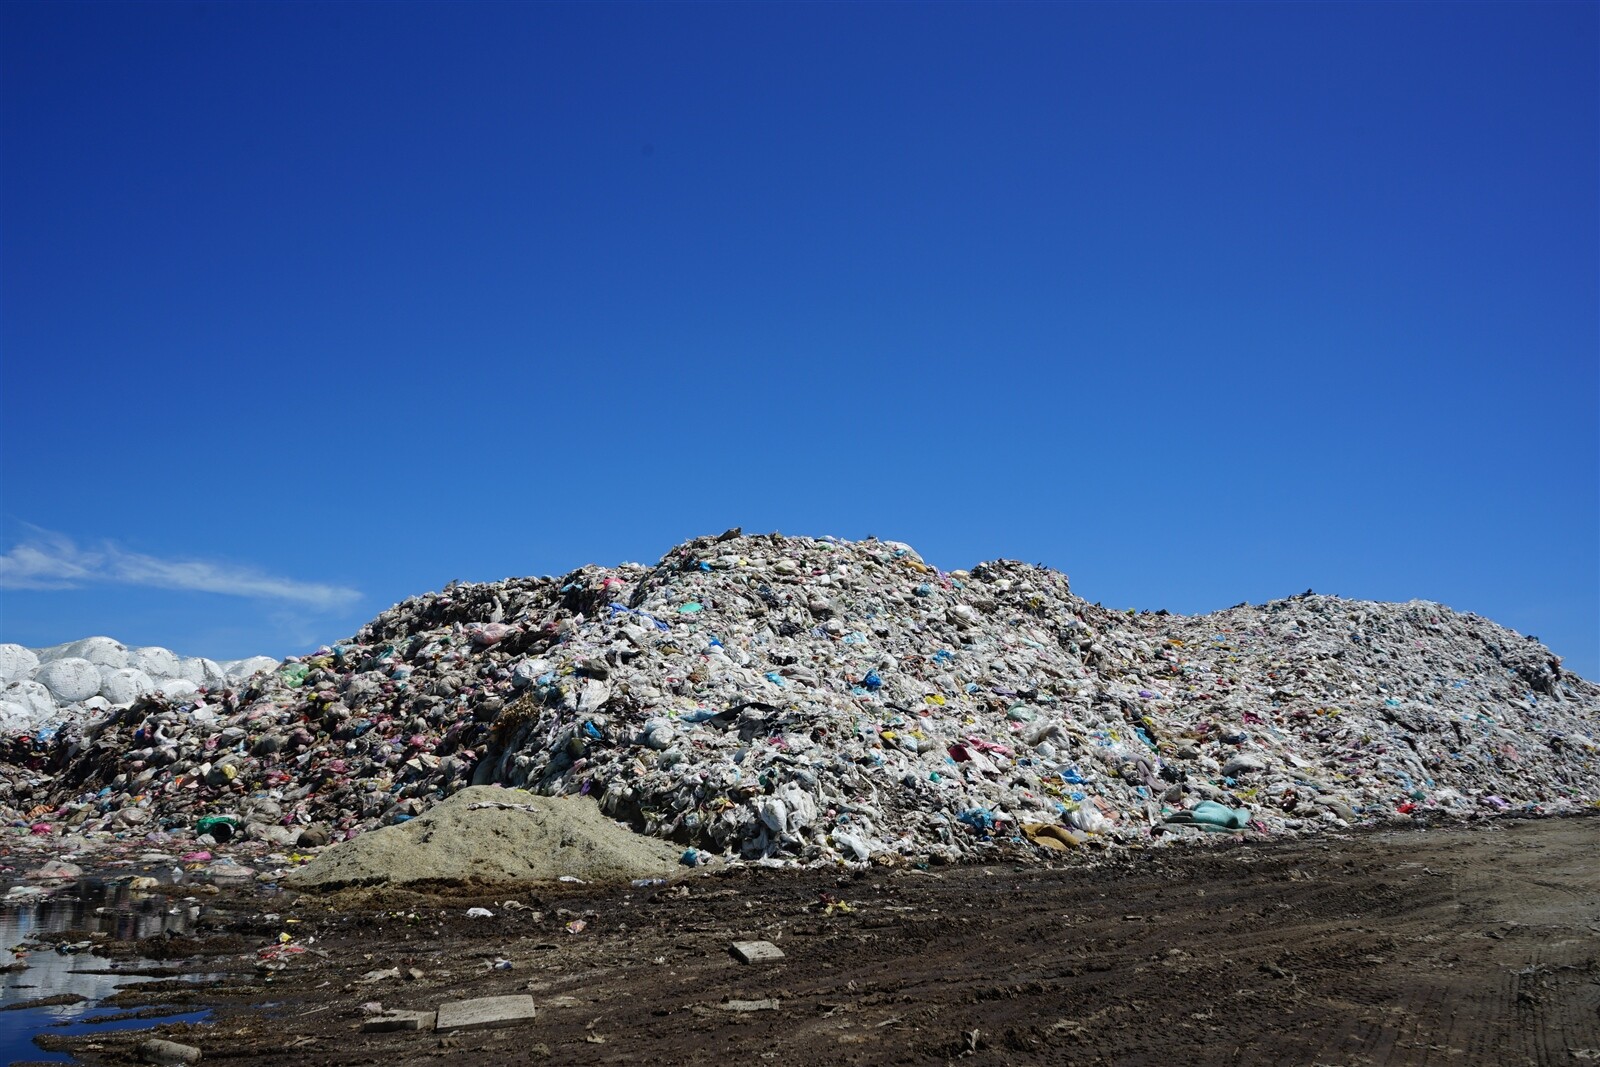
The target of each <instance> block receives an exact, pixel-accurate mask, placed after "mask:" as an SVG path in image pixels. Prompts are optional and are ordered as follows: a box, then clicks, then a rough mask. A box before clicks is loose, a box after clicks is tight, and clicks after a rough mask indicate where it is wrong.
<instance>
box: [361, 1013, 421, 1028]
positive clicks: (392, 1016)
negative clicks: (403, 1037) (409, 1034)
mask: <svg viewBox="0 0 1600 1067" xmlns="http://www.w3.org/2000/svg"><path fill="white" fill-rule="evenodd" d="M433 1022H434V1013H433V1012H431V1011H399V1010H391V1011H386V1012H384V1013H383V1014H382V1015H380V1016H378V1017H377V1018H376V1019H368V1020H367V1021H366V1022H364V1023H362V1024H361V1032H362V1033H364V1034H389V1033H394V1032H396V1031H399V1030H432V1029H433Z"/></svg>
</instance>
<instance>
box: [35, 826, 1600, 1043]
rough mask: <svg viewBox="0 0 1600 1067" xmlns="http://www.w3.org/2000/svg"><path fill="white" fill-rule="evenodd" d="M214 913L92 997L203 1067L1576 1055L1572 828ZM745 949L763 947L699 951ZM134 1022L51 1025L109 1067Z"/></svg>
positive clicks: (1592, 850) (1589, 854) (1597, 1006)
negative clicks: (204, 1009) (453, 1008)
mask: <svg viewBox="0 0 1600 1067" xmlns="http://www.w3.org/2000/svg"><path fill="white" fill-rule="evenodd" d="M224 905H225V906H223V907H220V908H219V909H218V911H217V912H216V913H215V916H214V918H213V920H212V921H211V923H210V924H209V928H207V929H201V930H198V931H196V935H195V936H194V937H193V938H184V939H181V940H182V944H181V945H179V944H178V941H179V939H169V940H170V941H171V942H172V946H175V947H174V948H173V951H172V952H170V953H166V954H163V956H162V958H163V959H173V958H177V957H178V956H180V955H181V956H183V957H184V958H186V959H188V960H190V964H189V966H190V967H191V968H192V969H193V970H195V971H204V972H208V973H209V974H211V976H212V980H211V981H208V982H199V983H196V982H178V981H171V980H167V981H156V982H151V983H148V984H146V985H141V986H135V987H131V988H129V989H125V990H123V991H122V992H121V993H119V994H118V995H117V996H116V997H115V998H114V1001H115V1003H116V1004H117V1005H119V1006H121V1007H125V1008H129V1009H137V1008H138V1007H139V1006H140V1005H141V1004H163V1005H172V1004H185V1003H192V1004H197V1005H206V1006H212V1007H214V1008H215V1009H216V1011H215V1014H214V1015H213V1017H212V1021H211V1022H210V1023H207V1024H204V1025H200V1026H193V1027H188V1026H163V1027H158V1028H157V1029H156V1030H155V1031H154V1033H156V1034H158V1035H159V1036H163V1037H168V1038H170V1039H172V1040H176V1041H180V1042H185V1043H188V1044H193V1045H196V1046H198V1047H200V1048H201V1049H203V1051H204V1056H205V1059H204V1061H203V1062H205V1063H210V1062H216V1061H238V1062H242V1063H249V1064H252V1065H253V1064H260V1065H262V1067H276V1065H283V1067H322V1065H328V1067H332V1065H357V1064H384V1065H395V1064H408V1063H419V1064H421V1063H428V1064H432V1063H437V1062H439V1061H440V1060H441V1059H442V1058H456V1057H460V1062H470V1063H474V1064H521V1063H534V1062H539V1063H544V1062H549V1063H562V1064H568V1063H573V1064H586V1063H595V1064H599V1063H640V1062H654V1063H706V1064H711V1063H716V1064H729V1063H764V1062H773V1063H781V1064H794V1065H805V1064H818V1065H820V1064H837V1063H844V1064H889V1063H945V1062H957V1061H960V1062H962V1063H967V1064H972V1065H974V1067H976V1065H980V1064H1015V1063H1040V1064H1091V1063H1108V1064H1118V1065H1122V1064H1129V1065H1133V1064H1151V1065H1169V1064H1296V1065H1304V1064H1348V1065H1355V1064H1363V1065H1366V1064H1449V1065H1463V1064H1583V1063H1585V1062H1591V1061H1593V1062H1600V818H1596V817H1575V818H1564V819H1547V820H1537V821H1515V820H1508V821H1499V822H1495V823H1492V824H1489V825H1486V826H1479V827H1474V828H1467V829H1432V830H1425V831H1424V830H1381V831H1374V832H1367V833H1361V834H1354V835H1348V836H1339V837H1333V836H1323V837H1320V838H1315V839H1311V840H1305V841H1298V842H1287V843H1282V844H1275V845H1274V844H1269V845H1249V846H1239V847H1218V848H1213V849H1208V850H1204V851H1198V852H1197V851H1179V850H1170V851H1160V852H1153V853H1150V854H1147V855H1145V856H1143V857H1140V858H1136V859H1132V860H1129V861H1126V862H1120V861H1119V862H1117V863H1114V864H1106V865H1103V866H1097V867H1092V868H1087V869H1086V868H1084V867H1082V866H1077V867H1061V868H1055V869H1051V868H1046V867H1040V866H1037V865H1030V864H1022V863H1018V864H1007V865H995V866H988V867H966V868H933V869H931V870H927V871H921V870H916V869H914V868H904V869H888V868H875V869H872V870H870V871H868V872H865V873H861V874H853V873H843V872H839V871H829V872H809V873H800V874H795V873H791V872H781V871H765V870H755V871H748V870H747V871H736V872H726V873H722V874H718V875H709V876H703V877H702V876H697V877H692V878H689V879H687V880H686V881H684V882H682V883H679V884H678V885H674V886H665V887H653V888H642V889H641V888H623V889H599V888H596V887H590V886H581V885H580V886H572V885H561V886H556V887H548V888H540V889H537V890H533V891H530V890H527V889H522V890H501V891H498V892H496V891H494V890H493V889H490V888H486V887H476V888H474V887H464V888H463V887H453V888H452V887H435V888H434V891H431V892H399V891H371V890H367V891H345V892H344V893H341V894H338V895H334V896H327V897H314V896H309V895H308V896H301V897H298V898H294V897H288V896H278V897H271V898H252V897H249V896H243V895H241V896H238V897H234V898H231V899H229V900H225V901H224ZM471 907H482V908H487V909H488V910H490V911H491V912H493V916H492V917H489V918H471V917H468V915H467V914H466V912H467V909H468V908H471ZM579 924H581V929H578V930H577V932H569V926H570V927H571V928H573V929H577V927H578V926H579ZM757 939H763V940H768V941H771V942H773V943H774V944H776V945H778V946H779V947H780V948H781V949H782V950H783V952H784V954H785V955H784V958H783V959H781V960H779V961H776V962H772V963H763V964H743V963H740V962H739V961H738V960H736V959H735V958H734V956H733V955H732V954H731V953H730V952H729V947H730V945H731V943H732V942H734V941H746V940H757ZM154 947H164V946H151V945H147V944H143V943H131V944H128V945H126V946H125V947H124V948H123V949H121V951H126V952H129V953H137V954H140V955H145V956H153V955H155V954H156V953H155V952H154V951H153V948H154ZM180 949H181V951H179V950H180ZM102 951H117V950H116V949H112V948H111V947H109V946H108V947H107V948H106V949H104V950H102ZM508 993H528V994H530V995H531V996H532V997H533V1000H534V1002H535V1003H536V1004H537V1006H538V1017H537V1019H536V1020H535V1021H534V1022H532V1023H531V1024H527V1025H524V1026H519V1027H515V1028H509V1029H500V1030H485V1031H470V1032H457V1033H452V1034H445V1033H438V1032H409V1033H407V1032H401V1033H386V1034H379V1033H364V1032H362V1031H361V1026H362V1023H363V1021H364V1020H365V1019H368V1018H370V1016H371V1009H370V1005H371V1004H373V1003H374V1002H376V1003H381V1004H382V1005H383V1007H385V1008H404V1009H416V1010H424V1011H431V1010H433V1009H434V1008H436V1007H437V1006H438V1004H439V1003H440V1002H442V1001H448V1000H456V999H461V998H471V997H484V996H494V995H501V994H508ZM772 1001H776V1002H777V1004H776V1006H773V1005H772V1004H771V1002H772ZM737 1002H744V1003H737ZM751 1002H754V1004H752V1003H751ZM762 1002H766V1003H762ZM741 1009H742V1010H741ZM151 1033H152V1031H142V1032H139V1033H135V1034H124V1033H117V1034H109V1035H90V1036H87V1037H84V1038H80V1039H74V1040H73V1041H72V1042H70V1046H71V1047H72V1049H73V1051H75V1052H76V1053H77V1054H78V1055H79V1056H80V1057H81V1058H82V1059H83V1060H85V1061H87V1062H89V1063H119V1062H127V1061H128V1060H131V1059H132V1058H134V1057H135V1055H136V1051H135V1049H136V1045H137V1042H138V1041H139V1040H142V1039H144V1038H147V1037H149V1036H151ZM46 1043H47V1044H52V1045H62V1044H69V1043H66V1042H58V1041H51V1040H50V1039H47V1040H46Z"/></svg>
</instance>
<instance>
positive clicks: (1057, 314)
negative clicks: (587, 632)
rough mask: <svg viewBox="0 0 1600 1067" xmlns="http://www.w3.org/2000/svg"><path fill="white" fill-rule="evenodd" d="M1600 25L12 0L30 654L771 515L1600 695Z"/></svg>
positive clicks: (283, 630)
mask: <svg viewBox="0 0 1600 1067" xmlns="http://www.w3.org/2000/svg"><path fill="white" fill-rule="evenodd" d="M1597 57H1600V7H1597V5H1594V4H1588V3H1571V4H1538V3H1516V4H1426V5H1420V4H1419V5H1408V4H1339V5H1316V4H1299V3H1296V4H1277V5H1274V4H1246V5H1217V4H1183V5H1174V6H1164V5H1159V4H1127V5H1120V6H1097V5H1069V4H1055V5H1048V4H1032V5H989V4H984V5H947V4H941V5H913V4H893V5H866V4H852V5H842V4H795V5H757V4H748V5H746V4H737V5H736V4H721V5H700V6H671V5H665V4H650V5H641V6H631V5H623V4H584V5H574V6H537V5H533V4H508V5H480V6H473V5H469V4H449V5H405V4H349V5H319V4H290V3H283V4H270V5H250V4H226V5H224V4H168V5H156V6H152V5H143V4H137V3H118V4H112V5H97V4H88V3H73V4H61V3H50V4H40V5H32V4H25V3H10V4H6V5H4V6H0V92H3V100H0V103H3V116H0V138H3V160H0V361H3V362H0V388H3V395H0V410H3V412H4V416H3V419H0V464H3V467H0V493H3V497H0V558H3V563H0V584H4V585H5V586H7V588H4V589H3V590H0V640H14V641H20V642H23V643H25V644H30V645H39V644H44V643H51V642H58V641H64V640H68V639H70V638H76V637H80V636H84V635H87V634H92V633H107V634H110V635H112V636H115V637H118V638H120V639H122V640H125V641H130V642H134V643H140V644H143V643H156V644H163V645H167V646H169V647H173V648H176V649H178V650H179V651H182V652H185V653H190V654H202V655H212V656H216V657H229V656H238V655H244V654H248V653H256V652H265V653H268V654H272V655H283V654H287V653H290V652H295V651H303V650H305V649H307V648H310V647H314V646H315V645H316V644H318V643H320V642H323V641H328V640H333V639H335V638H338V637H341V636H346V635H348V634H349V633H351V632H352V631H353V630H354V629H355V628H356V627H357V626H358V625H359V624H360V623H362V622H364V621H365V620H366V619H368V618H370V617H371V616H372V615H374V614H375V613H376V612H378V611H379V610H381V609H383V608H384V607H387V606H388V605H389V604H391V603H393V602H395V601H397V600H399V599H402V598H404V597H406V596H409V595H412V594H415V593H420V592H424V591H427V590H429V589H437V588H439V587H441V586H442V585H444V584H445V583H446V582H448V581H450V580H451V579H455V578H459V579H464V580H482V579H495V578H500V577H505V576H508V575H522V574H539V573H560V572H563V571H565V570H567V569H569V568H572V567H574V566H577V565H580V564H583V563H586V562H597V563H615V562H618V561H621V560H625V559H634V560H639V561H642V562H647V563H648V562H654V560H655V559H657V558H658V557H659V556H660V554H661V553H662V552H664V551H665V550H666V549H668V548H669V547H671V546H672V545H674V544H676V543H677V542H679V541H681V540H684V539H685V538H688V537H691V536H695V535H698V534H703V533H715V532H718V531H720V530H722V529H724V528H726V527H728V526H732V525H735V524H742V525H743V526H744V527H745V528H746V529H747V530H752V531H765V530H771V529H780V530H782V531H784V532H785V533H795V534H818V535H820V534H835V535H839V536H844V537H861V536H865V535H868V534H873V535H877V536H879V537H883V538H894V539H899V540H905V541H908V542H910V543H912V544H914V545H915V546H917V547H918V548H919V549H920V550H921V551H922V552H923V553H924V554H925V555H926V556H927V557H928V558H929V559H930V560H931V561H933V562H936V563H938V564H940V565H942V566H945V567H959V566H966V565H970V564H972V563H974V562H976V561H978V560H980V559H987V558H993V557H997V556H1005V557H1012V558H1022V559H1026V560H1028V561H1037V562H1045V563H1049V564H1051V565H1052V566H1056V567H1059V568H1061V569H1062V570H1065V571H1066V572H1067V573H1068V574H1069V575H1070V576H1071V578H1072V582H1073V587H1074V588H1075V589H1076V590H1077V591H1078V592H1079V593H1080V594H1082V595H1084V596H1086V597H1088V598H1089V599H1090V600H1099V601H1103V602H1105V603H1106V604H1108V605H1113V606H1118V607H1124V606H1137V607H1140V608H1149V609H1154V608H1161V607H1165V608H1168V609H1171V610H1175V611H1185V612H1195V611H1205V610H1211V609H1215V608H1220V607H1225V606H1227V605H1230V604H1233V603H1237V602H1239V601H1242V600H1251V601H1257V602H1259V601H1262V600H1266V599H1270V598H1272V597H1276V596H1283V595H1287V594H1291V593H1296V592H1299V591H1301V590H1304V589H1306V588H1307V587H1312V588H1315V589H1316V590H1317V591H1319V592H1329V593H1338V594H1341V595H1344V596H1350V597H1369V598H1375V599H1383V600H1406V599H1410V598H1413V597H1421V598H1426V599H1431V600H1438V601H1442V602H1444V603H1446V604H1449V605H1451V606H1453V607H1455V608H1457V609H1460V610H1464V611H1476V612H1479V613H1481V614H1483V615H1487V616H1489V617H1491V618H1493V619H1495V620H1497V621H1500V622H1503V623H1505V624H1507V625H1509V626H1512V627H1514V628H1516V629H1518V630H1520V631H1522V632H1524V633H1532V634H1537V635H1538V636H1539V637H1540V638H1541V639H1543V640H1544V641H1546V642H1547V643H1548V644H1550V645H1551V646H1552V647H1553V648H1554V649H1555V650H1556V652H1558V653H1560V654H1562V655H1564V656H1566V657H1567V660H1568V665H1569V666H1571V667H1573V668H1575V669H1577V670H1579V671H1580V672H1581V673H1584V674H1586V675H1588V676H1590V677H1595V676H1597V675H1600V429H1597V421H1600V355H1597V346H1600V296H1597V294H1600V215H1597V189H1600V163H1597V159H1600V79H1597Z"/></svg>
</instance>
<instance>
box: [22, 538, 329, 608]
mask: <svg viewBox="0 0 1600 1067" xmlns="http://www.w3.org/2000/svg"><path fill="white" fill-rule="evenodd" d="M101 584H106V585H143V586H149V587H151V588H155V589H182V590H188V591H191V592H197V593H217V594H220V595H222V596H238V597H250V598H254V599H261V600H281V601H288V602H290V603H295V604H302V605H305V606H308V607H312V608H317V609H320V610H334V609H337V608H343V607H348V606H350V605H352V604H354V603H355V602H356V601H358V600H360V599H361V594H360V593H359V592H358V591H357V590H354V589H351V588H348V587H346V586H340V585H324V584H322V583H320V582H302V581H297V580H295V579H293V578H279V577H277V576H275V575H271V574H263V573H262V572H260V571H258V570H255V569H254V568H251V567H243V566H239V565H237V564H228V563H208V562H205V561H203V560H174V559H159V558H157V557H155V556H147V555H145V554H143V553H140V552H129V551H127V550H126V549H124V548H120V547H118V546H117V545H115V544H113V543H111V542H109V541H108V542H105V543H103V544H101V545H100V546H98V547H96V548H92V549H86V548H82V547H80V546H79V545H78V544H77V543H76V542H74V541H73V540H72V539H71V538H69V537H65V536H63V535H61V534H58V533H52V532H51V531H49V530H40V529H37V528H34V529H33V533H32V536H31V537H30V538H29V539H27V540H25V541H23V542H21V543H19V544H17V545H16V546H14V547H13V548H12V549H11V550H10V551H9V552H7V553H6V554H5V555H3V556H0V589H75V588H78V587H80V586H85V585H101Z"/></svg>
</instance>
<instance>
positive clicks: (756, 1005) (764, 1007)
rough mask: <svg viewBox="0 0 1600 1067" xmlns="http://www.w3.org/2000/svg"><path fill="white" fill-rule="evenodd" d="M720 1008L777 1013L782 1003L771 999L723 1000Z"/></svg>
mask: <svg viewBox="0 0 1600 1067" xmlns="http://www.w3.org/2000/svg"><path fill="white" fill-rule="evenodd" d="M722 1006H723V1008H724V1009H725V1010H727V1011H777V1010H778V1009H779V1008H781V1007H782V1006H783V1001H781V1000H777V999H775V998H771V997H769V998H767V999H766V1000H725V1001H723V1002H722Z"/></svg>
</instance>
